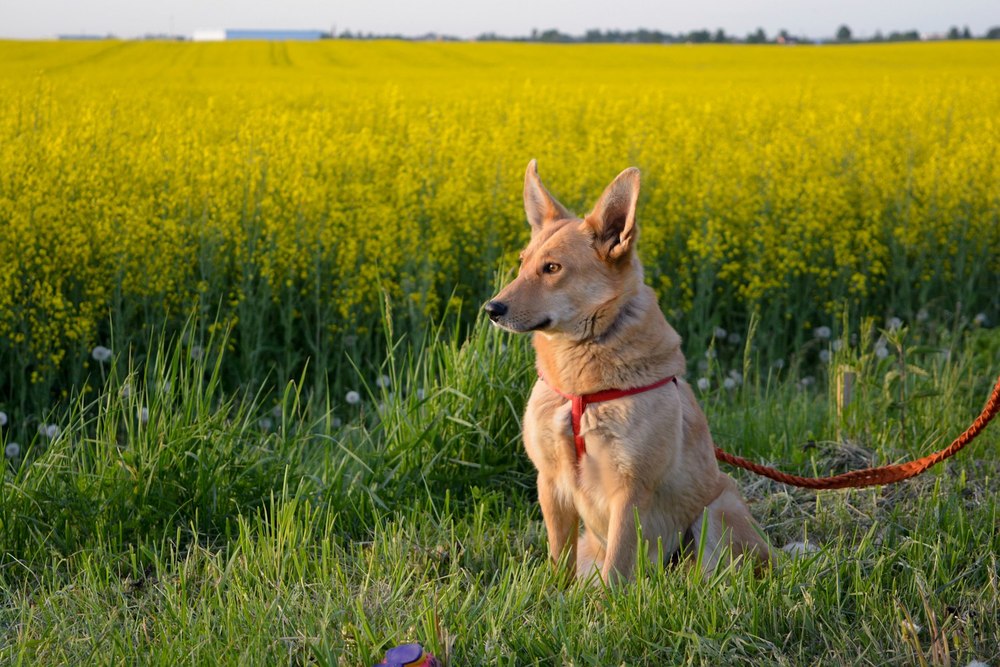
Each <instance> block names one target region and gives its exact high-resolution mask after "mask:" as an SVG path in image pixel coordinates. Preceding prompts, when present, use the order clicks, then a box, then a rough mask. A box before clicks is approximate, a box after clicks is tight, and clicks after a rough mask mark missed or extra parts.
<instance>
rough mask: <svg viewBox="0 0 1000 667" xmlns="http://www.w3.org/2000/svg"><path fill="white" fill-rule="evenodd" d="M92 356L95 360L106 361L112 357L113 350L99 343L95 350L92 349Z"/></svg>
mask: <svg viewBox="0 0 1000 667" xmlns="http://www.w3.org/2000/svg"><path fill="white" fill-rule="evenodd" d="M90 356H91V357H93V358H94V361H97V362H100V363H102V364H103V363H104V362H105V361H107V360H108V359H110V358H111V350H109V349H108V348H106V347H104V346H103V345H98V346H97V347H95V348H94V349H93V350H91V351H90Z"/></svg>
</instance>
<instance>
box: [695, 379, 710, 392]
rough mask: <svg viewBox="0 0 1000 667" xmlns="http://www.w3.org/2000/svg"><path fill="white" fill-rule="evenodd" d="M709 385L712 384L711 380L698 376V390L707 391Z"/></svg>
mask: <svg viewBox="0 0 1000 667" xmlns="http://www.w3.org/2000/svg"><path fill="white" fill-rule="evenodd" d="M711 386H712V382H711V380H709V379H708V378H706V377H700V378H698V390H699V391H708V388H709V387H711Z"/></svg>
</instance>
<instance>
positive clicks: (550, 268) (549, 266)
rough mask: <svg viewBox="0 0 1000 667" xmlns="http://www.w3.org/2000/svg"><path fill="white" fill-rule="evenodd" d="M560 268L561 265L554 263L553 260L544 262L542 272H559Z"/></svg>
mask: <svg viewBox="0 0 1000 667" xmlns="http://www.w3.org/2000/svg"><path fill="white" fill-rule="evenodd" d="M560 269H562V266H561V265H559V264H556V263H555V262H546V263H545V265H544V266H542V273H559V270H560Z"/></svg>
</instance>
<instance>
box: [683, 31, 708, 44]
mask: <svg viewBox="0 0 1000 667" xmlns="http://www.w3.org/2000/svg"><path fill="white" fill-rule="evenodd" d="M711 40H712V33H710V32H709V31H707V30H692V31H691V32H690V33H688V41H689V42H694V43H695V44H705V43H706V42H710V41H711Z"/></svg>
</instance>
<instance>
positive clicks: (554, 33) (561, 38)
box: [538, 28, 574, 43]
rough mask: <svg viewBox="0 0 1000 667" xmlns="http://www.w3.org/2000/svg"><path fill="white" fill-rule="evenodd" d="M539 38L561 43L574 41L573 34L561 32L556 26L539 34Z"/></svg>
mask: <svg viewBox="0 0 1000 667" xmlns="http://www.w3.org/2000/svg"><path fill="white" fill-rule="evenodd" d="M538 40H539V41H542V42H560V43H562V42H572V41H574V40H573V37H572V36H571V35H567V34H566V33H563V32H559V31H558V30H556V29H555V28H549V29H548V30H546V31H545V32H543V33H542V34H541V35H539V36H538Z"/></svg>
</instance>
